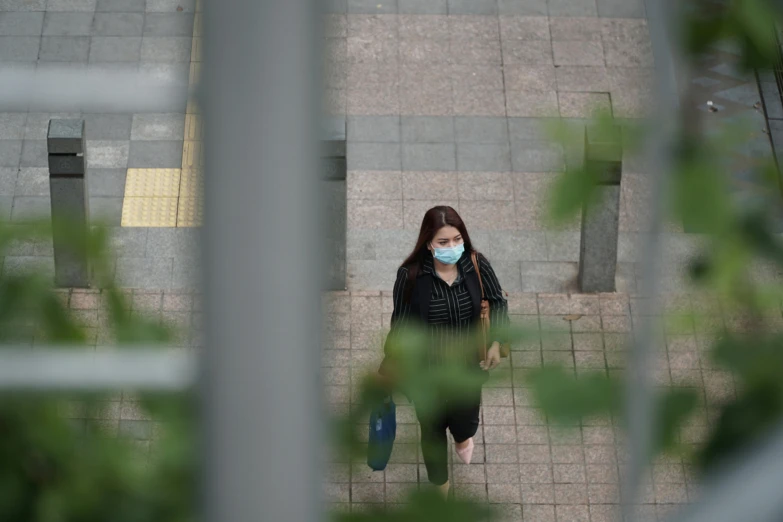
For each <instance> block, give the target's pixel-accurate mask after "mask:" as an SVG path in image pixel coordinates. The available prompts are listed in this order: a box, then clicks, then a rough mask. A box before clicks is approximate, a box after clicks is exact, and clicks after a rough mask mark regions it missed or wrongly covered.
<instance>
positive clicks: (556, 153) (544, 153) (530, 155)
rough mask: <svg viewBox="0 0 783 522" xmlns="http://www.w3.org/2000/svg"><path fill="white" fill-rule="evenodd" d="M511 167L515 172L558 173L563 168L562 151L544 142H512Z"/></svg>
mask: <svg viewBox="0 0 783 522" xmlns="http://www.w3.org/2000/svg"><path fill="white" fill-rule="evenodd" d="M511 166H512V168H513V170H514V172H551V171H558V170H561V169H562V168H563V155H562V151H561V150H559V149H558V147H556V146H554V145H552V144H551V143H549V142H544V141H516V142H512V143H511Z"/></svg>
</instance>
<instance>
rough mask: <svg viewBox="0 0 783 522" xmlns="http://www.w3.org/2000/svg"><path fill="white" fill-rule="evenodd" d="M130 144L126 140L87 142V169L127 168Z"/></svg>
mask: <svg viewBox="0 0 783 522" xmlns="http://www.w3.org/2000/svg"><path fill="white" fill-rule="evenodd" d="M129 151H130V142H129V141H127V140H89V141H87V167H88V168H105V169H118V168H126V167H127V166H128V153H129Z"/></svg>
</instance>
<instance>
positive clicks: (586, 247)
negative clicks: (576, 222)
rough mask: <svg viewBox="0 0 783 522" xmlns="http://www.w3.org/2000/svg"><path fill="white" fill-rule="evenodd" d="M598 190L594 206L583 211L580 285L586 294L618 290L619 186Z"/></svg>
mask: <svg viewBox="0 0 783 522" xmlns="http://www.w3.org/2000/svg"><path fill="white" fill-rule="evenodd" d="M599 191H600V193H599V199H598V201H597V203H596V204H595V206H594V207H593V208H591V209H585V210H584V211H583V212H582V233H581V241H580V247H579V278H578V284H579V289H580V291H582V292H584V293H594V292H614V291H615V275H616V272H617V233H618V223H619V209H620V186H619V185H613V186H602V187H601V188H600V189H599Z"/></svg>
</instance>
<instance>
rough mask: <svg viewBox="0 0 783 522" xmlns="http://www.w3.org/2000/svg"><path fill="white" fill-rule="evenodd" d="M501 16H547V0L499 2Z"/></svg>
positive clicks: (509, 0)
mask: <svg viewBox="0 0 783 522" xmlns="http://www.w3.org/2000/svg"><path fill="white" fill-rule="evenodd" d="M498 12H499V13H500V14H501V15H518V16H547V14H548V10H547V5H546V0H498Z"/></svg>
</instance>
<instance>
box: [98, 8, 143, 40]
mask: <svg viewBox="0 0 783 522" xmlns="http://www.w3.org/2000/svg"><path fill="white" fill-rule="evenodd" d="M143 30H144V14H142V13H95V19H94V21H93V36H141V35H142V32H143Z"/></svg>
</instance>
